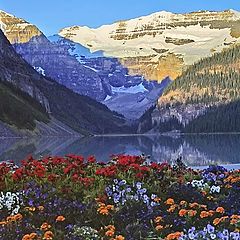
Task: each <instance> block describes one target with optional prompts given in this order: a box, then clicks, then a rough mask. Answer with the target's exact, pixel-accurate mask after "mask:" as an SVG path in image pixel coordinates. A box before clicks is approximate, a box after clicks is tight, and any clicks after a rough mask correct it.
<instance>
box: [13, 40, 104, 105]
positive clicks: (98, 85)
mask: <svg viewBox="0 0 240 240" xmlns="http://www.w3.org/2000/svg"><path fill="white" fill-rule="evenodd" d="M13 46H14V48H15V50H16V51H17V52H18V53H19V54H20V55H21V56H22V57H23V58H24V59H25V60H26V61H27V62H28V63H30V64H31V65H32V66H33V67H34V68H35V69H37V70H38V71H40V73H42V74H44V75H45V76H48V77H51V78H53V79H55V80H56V81H57V82H58V83H60V84H63V85H65V86H66V87H68V88H70V89H72V90H73V91H75V92H77V93H79V94H83V95H87V96H90V97H92V98H94V99H96V100H98V101H101V100H103V99H105V98H106V96H107V95H106V93H105V91H104V88H103V83H102V80H101V78H100V77H99V76H98V74H97V73H96V72H95V71H94V70H92V69H91V68H87V67H85V66H83V65H82V64H80V63H79V62H78V61H77V59H76V58H75V57H74V56H71V55H70V54H69V52H68V48H69V47H68V46H67V45H63V44H61V43H59V44H55V43H52V42H50V41H49V40H48V39H47V38H46V37H45V36H44V35H41V36H38V37H33V38H32V39H31V40H30V41H29V42H27V43H21V44H14V45H13Z"/></svg>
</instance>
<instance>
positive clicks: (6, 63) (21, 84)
mask: <svg viewBox="0 0 240 240" xmlns="http://www.w3.org/2000/svg"><path fill="white" fill-rule="evenodd" d="M0 80H1V81H3V82H7V83H10V84H11V86H12V85H13V86H14V87H15V88H16V89H17V91H19V92H20V90H21V92H25V93H27V94H28V95H29V96H27V97H25V99H29V98H31V97H32V98H34V99H35V100H36V101H37V102H38V105H39V103H41V105H42V106H43V107H44V108H45V110H46V111H48V113H49V115H50V117H51V119H52V120H51V122H50V123H49V124H45V122H44V123H41V122H39V123H37V131H38V132H39V133H43V134H44V133H50V132H51V133H52V134H55V133H56V132H58V130H60V129H62V130H61V133H63V132H65V133H66V134H67V133H69V134H70V135H71V134H73V133H75V132H78V133H82V134H91V133H116V132H124V131H130V130H131V129H130V127H128V126H126V125H125V119H124V118H123V117H122V116H120V115H119V114H116V113H113V112H111V111H110V110H109V109H108V108H107V107H106V106H105V105H103V104H101V103H99V102H97V101H95V100H93V99H91V98H89V97H86V96H81V95H79V94H77V93H74V92H73V91H72V90H70V89H68V88H66V87H64V86H63V85H61V84H59V83H57V82H56V81H54V80H52V79H50V78H48V77H47V76H43V75H42V74H39V73H38V72H37V71H36V70H34V68H33V67H31V65H29V64H28V63H27V62H26V61H25V60H24V59H23V58H22V57H21V56H20V55H19V54H17V53H16V52H15V51H14V48H13V47H12V46H11V45H10V43H9V41H8V40H7V39H6V37H5V36H4V34H3V32H2V31H1V30H0ZM15 92H16V91H15ZM17 94H18V93H17ZM12 96H13V95H12ZM32 98H31V99H32ZM17 99H18V100H19V99H20V97H19V98H17ZM1 131H2V130H1ZM6 131H7V130H6Z"/></svg>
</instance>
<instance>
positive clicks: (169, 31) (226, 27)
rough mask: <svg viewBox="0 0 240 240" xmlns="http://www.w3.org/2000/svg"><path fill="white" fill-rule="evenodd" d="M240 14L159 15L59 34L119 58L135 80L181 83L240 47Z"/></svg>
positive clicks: (227, 12) (76, 28)
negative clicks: (201, 64)
mask: <svg viewBox="0 0 240 240" xmlns="http://www.w3.org/2000/svg"><path fill="white" fill-rule="evenodd" d="M239 27H240V13H239V12H236V11H234V10H226V11H223V12H210V11H199V12H193V13H186V14H174V13H170V12H164V11H162V12H158V13H154V14H151V15H148V16H143V17H140V18H136V19H131V20H123V21H119V22H116V23H114V24H111V25H104V26H101V27H99V28H97V29H91V28H88V27H86V26H84V27H81V26H73V27H68V28H64V29H62V30H61V31H60V32H59V34H60V35H61V36H63V37H65V38H67V39H70V40H71V41H73V42H76V43H80V44H82V45H83V46H84V47H87V48H89V49H90V50H91V51H92V52H95V51H100V50H101V51H103V52H104V55H105V56H113V57H117V58H118V59H119V60H120V61H121V62H122V63H123V64H124V65H125V66H127V67H128V68H129V69H130V73H131V74H136V73H137V74H140V75H144V76H145V77H146V78H147V79H154V80H159V81H161V80H162V79H164V78H165V77H167V76H169V77H170V78H171V79H175V78H176V77H177V76H179V75H181V73H182V70H183V69H184V68H185V66H187V65H190V64H193V63H194V62H196V61H198V60H200V59H201V58H203V57H206V56H211V54H212V53H214V52H216V51H220V50H221V49H223V48H224V47H225V46H227V45H231V44H233V43H235V42H236V41H239V37H240V31H239Z"/></svg>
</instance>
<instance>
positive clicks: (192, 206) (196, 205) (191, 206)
mask: <svg viewBox="0 0 240 240" xmlns="http://www.w3.org/2000/svg"><path fill="white" fill-rule="evenodd" d="M198 206H199V204H198V203H196V202H195V203H190V204H189V207H190V208H197V207H198Z"/></svg>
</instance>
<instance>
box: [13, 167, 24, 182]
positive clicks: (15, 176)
mask: <svg viewBox="0 0 240 240" xmlns="http://www.w3.org/2000/svg"><path fill="white" fill-rule="evenodd" d="M22 177H23V169H22V168H18V169H17V170H16V171H15V172H14V173H13V174H12V178H13V180H14V181H19V180H21V179H22Z"/></svg>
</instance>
